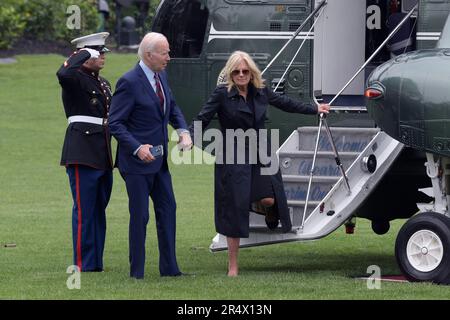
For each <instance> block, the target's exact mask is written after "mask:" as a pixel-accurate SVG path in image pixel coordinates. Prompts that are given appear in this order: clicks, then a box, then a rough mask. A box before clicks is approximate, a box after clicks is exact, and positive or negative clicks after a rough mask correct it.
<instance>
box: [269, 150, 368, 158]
mask: <svg viewBox="0 0 450 320" xmlns="http://www.w3.org/2000/svg"><path fill="white" fill-rule="evenodd" d="M359 154H360V152H339V157H345V158H355V157H357V156H359ZM278 155H279V157H280V158H281V157H285V156H289V157H301V156H310V157H311V160H312V158H313V156H314V151H312V150H299V151H289V152H280V153H279V154H278ZM322 156H323V157H329V158H333V159H334V152H333V151H317V157H322Z"/></svg>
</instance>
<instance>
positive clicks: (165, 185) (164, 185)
mask: <svg viewBox="0 0 450 320" xmlns="http://www.w3.org/2000/svg"><path fill="white" fill-rule="evenodd" d="M121 174H122V177H123V179H124V180H125V184H126V188H127V193H128V200H129V211H130V225H129V250H130V256H129V259H130V276H131V277H134V278H138V279H141V278H143V277H144V268H145V239H146V234H147V223H148V221H149V197H151V199H152V201H153V206H154V210H155V219H156V230H157V236H158V249H159V272H160V275H161V276H176V275H179V274H180V273H181V272H180V270H179V268H178V264H177V260H176V255H175V234H176V227H175V225H176V215H175V213H176V203H175V196H174V193H173V189H172V178H171V176H170V172H169V170H168V168H167V166H164V165H163V166H162V168H161V169H160V170H159V171H158V172H156V173H153V174H125V173H121Z"/></svg>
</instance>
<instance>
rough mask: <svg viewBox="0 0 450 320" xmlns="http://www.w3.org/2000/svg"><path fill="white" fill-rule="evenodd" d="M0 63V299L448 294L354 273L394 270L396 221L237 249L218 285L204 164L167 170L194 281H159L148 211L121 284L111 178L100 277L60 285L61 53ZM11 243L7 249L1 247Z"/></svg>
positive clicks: (119, 212) (113, 62)
mask: <svg viewBox="0 0 450 320" xmlns="http://www.w3.org/2000/svg"><path fill="white" fill-rule="evenodd" d="M17 59H18V62H17V63H15V64H11V65H0V83H1V89H0V90H1V91H0V114H1V117H0V154H1V156H0V181H1V183H0V221H1V222H0V244H1V247H0V271H1V272H0V299H193V300H196V299H213V300H223V299H257V300H266V299H269V300H270V299H273V300H298V299H448V297H449V294H450V287H446V286H437V285H432V284H427V283H384V282H383V283H382V284H381V289H380V290H368V288H367V285H366V282H365V281H361V280H357V279H354V278H353V277H354V276H358V275H368V274H367V273H366V271H367V267H368V266H370V265H378V266H379V267H380V268H381V271H382V274H398V273H399V270H398V267H397V265H396V262H395V257H394V242H395V237H396V234H397V231H398V229H399V228H400V226H401V225H402V223H403V222H404V221H395V222H394V223H393V224H392V227H391V231H390V232H389V233H388V234H387V235H385V236H377V235H375V234H374V233H373V232H372V231H371V229H370V224H369V222H368V221H364V220H362V219H360V220H358V223H357V228H356V233H355V234H354V235H346V234H345V232H344V230H343V228H340V229H338V230H337V231H336V232H334V233H333V234H331V235H330V236H328V237H326V238H324V239H322V240H319V241H314V242H307V243H288V244H278V245H271V246H263V247H256V248H249V249H243V250H242V251H241V253H240V272H241V274H240V276H239V277H238V278H235V279H229V278H228V277H226V275H225V273H226V263H227V253H226V252H218V253H214V254H213V253H211V252H209V249H208V247H209V245H210V243H211V239H212V238H213V237H214V235H215V231H214V222H213V167H212V166H208V165H183V166H173V165H172V166H171V173H172V178H173V183H174V189H175V195H176V198H177V203H178V210H177V255H178V262H179V265H180V267H181V269H182V270H183V271H184V272H190V273H196V277H183V278H161V277H159V273H158V265H157V261H158V253H157V242H156V232H155V225H154V218H153V214H151V218H150V223H149V226H148V241H147V263H146V278H145V279H144V280H143V281H135V280H132V279H130V278H129V277H128V272H129V265H128V199H127V195H126V192H125V188H124V183H123V180H122V179H121V177H120V175H119V174H118V172H117V171H115V172H114V187H113V193H112V197H111V201H110V204H109V207H108V211H107V222H108V229H107V239H106V248H105V255H104V265H105V269H106V270H105V271H106V272H104V273H89V274H86V273H83V274H82V276H81V289H80V290H69V289H67V287H66V281H67V279H68V276H69V275H68V274H67V273H66V269H67V267H68V266H69V265H71V264H72V244H71V243H72V242H71V205H72V199H71V196H70V191H69V185H68V179H67V176H66V173H65V170H64V168H63V167H60V166H59V160H60V152H61V146H62V142H63V138H64V132H65V128H66V121H65V116H64V111H63V108H62V103H61V98H60V88H59V85H58V83H57V79H56V76H55V73H56V70H57V68H58V67H59V65H60V64H61V63H62V62H63V60H64V57H61V56H58V55H35V56H18V57H17ZM108 60H109V61H108V64H107V67H106V69H105V70H104V72H103V74H104V75H105V77H106V78H107V79H109V80H110V81H111V83H112V84H113V85H114V84H115V82H116V81H117V79H118V77H119V76H120V75H121V74H122V73H124V72H125V71H126V70H128V69H129V68H131V67H132V66H133V65H134V64H135V62H136V58H135V55H118V54H111V55H109V56H108ZM5 243H15V244H16V247H4V244H5Z"/></svg>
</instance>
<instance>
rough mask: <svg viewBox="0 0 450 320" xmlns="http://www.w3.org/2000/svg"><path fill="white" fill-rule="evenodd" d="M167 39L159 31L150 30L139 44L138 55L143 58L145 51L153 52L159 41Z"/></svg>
mask: <svg viewBox="0 0 450 320" xmlns="http://www.w3.org/2000/svg"><path fill="white" fill-rule="evenodd" d="M162 40H165V41H167V38H166V37H165V36H164V35H163V34H161V33H158V32H149V33H147V34H146V35H145V36H144V38H142V41H141V43H140V44H139V49H138V56H139V59H141V60H143V58H144V53H145V52H152V51H153V50H154V49H155V45H156V44H157V43H158V42H159V41H162Z"/></svg>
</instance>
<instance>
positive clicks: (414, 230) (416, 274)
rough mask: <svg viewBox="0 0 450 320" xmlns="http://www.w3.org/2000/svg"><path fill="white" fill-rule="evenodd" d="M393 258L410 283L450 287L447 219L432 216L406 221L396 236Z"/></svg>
mask: <svg viewBox="0 0 450 320" xmlns="http://www.w3.org/2000/svg"><path fill="white" fill-rule="evenodd" d="M395 257H396V260H397V263H398V266H399V268H400V270H401V271H402V273H403V274H404V275H405V277H406V278H407V279H408V280H410V281H414V282H416V281H430V282H434V283H439V284H450V218H448V217H447V216H445V215H443V214H441V213H436V212H427V213H420V214H418V215H415V216H413V217H412V218H410V219H409V220H408V221H407V222H406V223H405V224H404V225H403V227H402V228H401V229H400V231H399V232H398V235H397V240H396V243H395Z"/></svg>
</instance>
